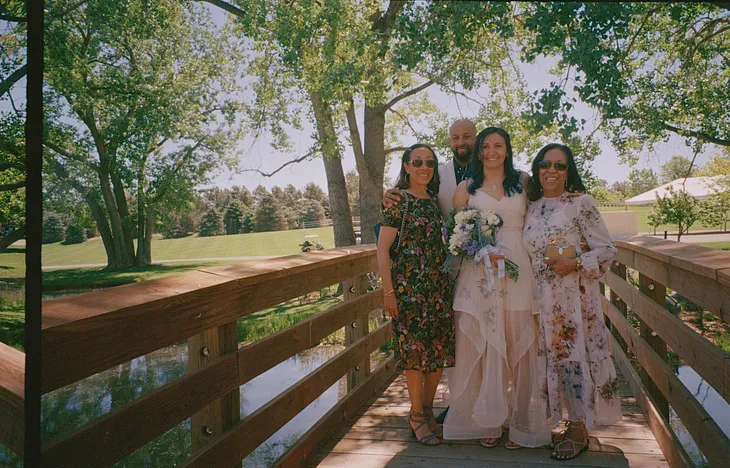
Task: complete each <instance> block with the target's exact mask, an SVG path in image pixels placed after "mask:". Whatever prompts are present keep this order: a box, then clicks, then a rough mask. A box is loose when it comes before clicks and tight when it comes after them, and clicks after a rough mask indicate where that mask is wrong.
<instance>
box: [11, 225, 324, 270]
mask: <svg viewBox="0 0 730 468" xmlns="http://www.w3.org/2000/svg"><path fill="white" fill-rule="evenodd" d="M304 236H318V237H316V238H313V239H314V240H319V241H320V242H322V243H323V244H324V246H325V248H332V247H334V246H335V241H334V232H333V230H332V227H323V228H313V229H295V230H291V231H277V232H255V233H250V234H236V235H232V236H214V237H198V236H197V235H195V236H189V237H183V238H182V239H161V238H159V237H157V238H154V239H153V240H152V259H153V260H178V259H186V258H215V257H244V256H261V255H286V254H294V253H299V252H300V250H299V244H300V243H302V242H303V241H304V240H305V239H304ZM42 255H43V265H44V266H54V265H78V264H91V263H106V253H105V252H104V245H103V244H102V242H101V239H94V240H90V241H87V242H84V243H82V244H74V245H61V243H60V242H59V243H55V244H45V245H44V246H43V254H42ZM0 264H2V256H0Z"/></svg>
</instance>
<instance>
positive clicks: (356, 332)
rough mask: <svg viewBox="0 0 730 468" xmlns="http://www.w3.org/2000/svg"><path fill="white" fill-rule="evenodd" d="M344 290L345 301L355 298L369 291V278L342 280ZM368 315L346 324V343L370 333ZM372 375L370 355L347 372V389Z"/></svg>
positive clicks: (363, 276) (347, 344) (348, 344)
mask: <svg viewBox="0 0 730 468" xmlns="http://www.w3.org/2000/svg"><path fill="white" fill-rule="evenodd" d="M342 291H343V294H344V298H345V301H349V300H352V299H354V298H355V297H357V296H361V295H363V294H365V293H367V292H368V278H367V276H366V275H362V276H358V277H356V278H352V279H349V280H346V281H343V282H342ZM368 326H369V324H368V316H367V315H364V316H363V317H361V318H359V319H357V320H356V321H354V322H352V323H350V324H348V325H345V345H346V346H350V345H351V344H352V343H354V342H355V341H357V340H359V339H360V338H362V337H363V336H365V335H367V333H368ZM368 375H370V356H368V357H367V358H366V359H364V360H363V361H362V362H361V363H359V364H358V365H357V366H355V368H353V369H352V370H350V372H348V373H347V391H348V392H349V391H350V390H352V389H353V388H355V387H356V386H357V384H359V383H360V382H362V381H364V380H365V378H366V377H367V376H368Z"/></svg>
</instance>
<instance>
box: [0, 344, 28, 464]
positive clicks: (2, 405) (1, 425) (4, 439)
mask: <svg viewBox="0 0 730 468" xmlns="http://www.w3.org/2000/svg"><path fill="white" fill-rule="evenodd" d="M24 405H25V354H23V353H22V352H20V351H18V350H17V349H15V348H11V347H10V346H8V345H6V344H5V343H2V342H0V443H2V444H3V445H6V446H7V447H9V448H10V449H11V450H12V451H13V452H15V453H16V454H17V455H19V456H21V457H22V456H23V440H24V434H25V418H24V417H23V415H24V414H25V413H24Z"/></svg>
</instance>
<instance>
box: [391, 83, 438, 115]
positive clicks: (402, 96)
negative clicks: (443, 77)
mask: <svg viewBox="0 0 730 468" xmlns="http://www.w3.org/2000/svg"><path fill="white" fill-rule="evenodd" d="M432 84H433V80H428V81H426V82H425V83H423V84H422V85H420V86H417V87H415V88H413V89H410V90H408V91H406V92H405V93H403V94H400V95H398V96H396V97H394V98H393V99H391V100H390V101H388V103H387V104H385V109H384V110H386V111H387V110H390V109H391V107H393V106H394V105H396V104H397V103H398V101H402V100H403V99H405V98H407V97H408V96H413V95H414V94H416V93H419V92H421V91H423V90H424V89H426V88H428V87H429V86H431V85H432Z"/></svg>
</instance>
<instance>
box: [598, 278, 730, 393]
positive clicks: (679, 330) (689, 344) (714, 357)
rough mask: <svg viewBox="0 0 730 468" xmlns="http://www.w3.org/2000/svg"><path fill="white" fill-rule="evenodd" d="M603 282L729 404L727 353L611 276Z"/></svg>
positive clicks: (729, 377) (729, 374) (729, 389)
mask: <svg viewBox="0 0 730 468" xmlns="http://www.w3.org/2000/svg"><path fill="white" fill-rule="evenodd" d="M603 280H604V281H605V282H606V284H607V285H608V286H609V287H610V288H611V291H616V293H617V294H618V295H619V296H620V297H621V298H622V300H623V301H624V302H626V304H627V305H628V306H629V307H630V308H631V310H633V311H634V312H635V313H636V314H637V315H638V316H639V318H641V320H643V321H644V322H646V324H647V325H648V326H649V327H651V329H652V330H653V331H654V332H656V333H657V334H658V335H659V336H660V337H661V338H662V339H663V340H664V341H665V342H666V343H667V344H668V345H669V346H671V348H672V349H673V350H674V352H676V353H677V354H679V356H680V357H681V358H682V359H683V360H684V362H685V363H687V364H688V365H690V366H691V367H692V368H693V369H694V370H695V371H697V373H698V374H700V375H701V376H702V378H704V379H705V380H706V381H707V383H709V384H710V385H711V386H712V387H713V388H714V389H715V390H717V392H718V393H719V394H720V395H722V396H723V398H725V400H726V401H728V402H730V385H728V382H730V367H728V366H726V365H725V363H726V362H728V361H729V360H730V355H729V354H728V353H726V352H725V351H723V350H722V349H721V348H720V347H718V346H716V345H715V344H714V343H712V342H710V341H709V340H707V339H706V338H703V337H702V336H701V335H700V334H699V333H697V332H695V331H694V330H693V329H691V328H690V327H688V326H687V325H685V324H684V323H682V321H681V320H680V319H679V318H677V317H675V316H674V315H673V314H671V313H670V312H669V311H667V310H666V309H665V308H664V307H662V306H660V305H658V304H656V303H655V302H653V301H651V300H649V298H648V297H647V296H646V295H645V294H643V293H641V291H639V290H637V289H636V288H634V287H633V286H631V285H630V284H628V283H627V282H625V281H623V280H622V279H620V278H619V277H618V276H616V275H615V274H613V273H611V272H607V273H606V274H605V276H604V279H603ZM603 304H604V307H606V305H607V304H610V302H608V301H607V300H605V299H604V300H603ZM609 318H610V317H609Z"/></svg>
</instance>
